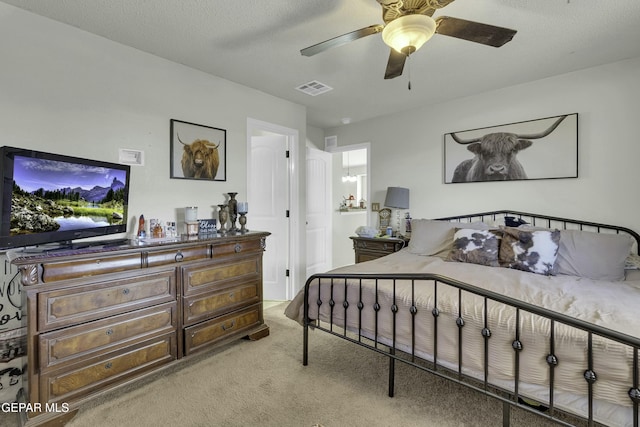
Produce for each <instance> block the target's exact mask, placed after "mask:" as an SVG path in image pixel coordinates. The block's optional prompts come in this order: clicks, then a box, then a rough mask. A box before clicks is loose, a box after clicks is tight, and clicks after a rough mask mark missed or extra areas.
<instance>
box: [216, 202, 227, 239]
mask: <svg viewBox="0 0 640 427" xmlns="http://www.w3.org/2000/svg"><path fill="white" fill-rule="evenodd" d="M218 207H219V208H220V211H219V212H218V219H219V220H220V230H218V231H219V232H220V234H225V233H226V232H227V220H228V219H229V212H228V211H227V205H218Z"/></svg>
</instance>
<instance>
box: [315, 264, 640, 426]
mask: <svg viewBox="0 0 640 427" xmlns="http://www.w3.org/2000/svg"><path fill="white" fill-rule="evenodd" d="M425 289H426V290H427V293H428V296H427V297H425V296H424V292H425ZM445 296H446V299H445ZM498 308H499V310H500V313H501V315H502V317H506V316H505V313H509V316H510V319H511V320H512V321H509V322H507V323H508V325H507V327H506V328H502V327H500V328H499V327H498V321H497V320H496V319H495V318H494V317H493V315H492V314H491V313H493V312H496V311H497V310H498ZM505 310H506V311H505ZM533 318H535V320H536V322H537V323H536V324H537V325H540V324H542V325H545V326H546V328H544V329H543V330H541V328H539V327H536V328H531V327H530V326H529V325H531V323H532V319H533ZM303 326H304V333H303V334H304V342H303V364H304V365H307V364H308V361H309V354H308V353H309V329H310V328H313V329H315V330H320V331H324V332H327V333H330V334H333V335H335V336H337V337H340V338H342V339H345V340H347V341H350V342H352V343H354V344H357V345H360V346H363V347H366V348H368V349H370V350H372V351H375V352H378V353H380V354H384V355H385V356H387V357H388V358H389V380H388V381H389V396H393V394H394V369H395V362H396V361H400V362H402V363H406V364H409V365H411V366H414V367H416V368H418V369H422V370H425V371H428V372H431V373H432V374H435V375H438V376H440V377H443V378H447V379H448V380H451V381H454V382H456V383H459V384H462V385H465V386H467V387H470V388H471V389H474V390H476V391H477V392H480V393H483V394H486V395H489V396H492V397H494V398H496V399H498V400H500V401H502V402H503V408H504V411H503V424H504V425H509V420H510V408H511V407H512V406H517V407H520V408H522V409H524V410H527V411H530V412H534V413H537V414H538V415H539V416H542V417H545V418H547V419H551V420H554V421H556V422H558V423H559V424H562V425H573V423H572V422H571V419H572V418H571V417H573V416H575V417H577V418H579V419H583V420H586V422H587V423H588V425H590V426H592V425H596V423H597V422H603V417H608V415H606V414H609V413H619V414H621V415H620V417H621V419H622V421H614V422H613V423H612V424H611V425H625V426H627V425H628V426H631V425H633V426H634V427H638V425H639V417H638V405H639V402H640V385H639V380H640V372H639V371H640V368H639V357H638V349H640V340H639V339H638V338H635V337H633V336H629V335H626V334H622V333H619V332H617V331H614V330H609V329H606V328H602V327H599V326H598V325H594V324H590V323H587V322H584V321H581V320H579V319H575V318H572V317H569V316H566V315H564V314H562V313H557V312H553V311H549V310H546V309H544V308H541V307H538V306H534V305H531V304H528V303H525V302H522V301H519V300H516V299H513V298H510V297H506V296H504V295H500V294H497V293H495V292H491V291H488V290H485V289H482V288H478V287H476V286H473V285H470V284H468V283H464V282H461V281H457V280H454V279H451V278H447V277H444V276H440V275H434V274H393V275H391V274H316V275H313V276H311V277H310V278H309V279H308V280H307V282H306V284H305V288H304V318H303ZM533 329H535V331H533ZM567 337H577V338H575V339H576V340H577V343H574V344H570V345H568V344H567V339H568V338H567ZM572 339H573V338H572ZM452 343H453V346H452V345H451V344H452ZM506 347H509V348H508V349H506ZM505 349H506V350H505ZM501 352H502V353H501ZM470 354H473V355H474V356H473V357H471V356H470ZM501 354H507V355H506V356H500V355H501ZM611 354H615V355H616V356H615V357H617V358H618V359H620V358H621V359H623V362H622V363H623V365H624V366H625V369H623V371H624V372H623V374H622V375H623V380H620V373H619V372H617V371H619V368H617V369H616V372H617V374H616V375H618V376H614V377H612V376H611V375H610V374H609V373H608V372H607V367H608V366H610V365H609V362H610V360H608V358H610V357H613V356H611ZM498 356H500V360H501V361H496V360H497V359H498ZM505 357H506V358H507V359H505ZM567 359H577V360H579V361H580V362H575V361H573V360H572V361H571V362H567V361H566V360H567ZM504 360H508V362H507V363H505V362H504ZM617 363H618V365H616V366H620V365H619V363H620V361H619V360H618V361H617ZM567 365H570V366H571V367H572V370H574V371H575V370H576V369H577V370H578V373H577V374H576V375H578V376H580V375H581V376H582V378H581V379H580V380H581V382H582V385H580V386H579V387H574V388H573V389H567V388H566V387H565V385H564V383H563V381H564V380H562V381H561V380H560V378H561V377H565V376H567V375H569V374H568V373H567V371H566V370H563V369H566V366H567ZM578 365H580V366H578ZM532 369H535V370H536V372H533V371H532ZM541 371H543V372H541ZM536 378H544V379H545V381H544V383H540V382H538V381H537V380H536ZM612 378H613V379H612ZM611 382H613V383H614V385H615V386H616V387H618V388H620V389H624V394H626V396H624V399H622V398H621V399H619V401H618V402H611V401H607V399H606V398H603V397H602V396H603V393H602V390H600V389H599V388H598V387H599V385H600V383H603V384H604V383H606V386H605V387H603V388H610V387H611V384H609V383H611ZM576 396H579V397H581V398H582V399H584V400H583V402H586V405H583V406H584V407H585V408H586V411H584V410H582V409H580V408H573V407H572V406H571V403H570V402H571V401H575V397H576ZM522 399H524V400H525V401H531V400H534V401H535V402H538V403H540V405H542V406H544V407H545V408H546V409H545V410H544V411H539V410H537V409H534V408H533V407H532V406H530V405H528V404H526V403H524V402H523V400H522ZM625 399H626V400H625ZM623 400H624V401H623ZM567 414H571V415H569V416H568V415H567ZM603 414H604V415H603ZM574 420H575V418H574ZM605 422H606V424H609V420H608V419H607V420H606V421H605Z"/></svg>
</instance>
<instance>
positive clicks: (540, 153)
mask: <svg viewBox="0 0 640 427" xmlns="http://www.w3.org/2000/svg"><path fill="white" fill-rule="evenodd" d="M577 177H578V114H577V113H574V114H564V115H561V116H554V117H546V118H542V119H535V120H529V121H524V122H518V123H511V124H506V125H499V126H492V127H485V128H478V129H472V130H465V131H458V132H451V133H447V134H445V135H444V182H445V184H451V183H466V182H487V181H521V180H531V179H554V178H577Z"/></svg>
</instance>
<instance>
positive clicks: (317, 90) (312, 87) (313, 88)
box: [296, 80, 333, 96]
mask: <svg viewBox="0 0 640 427" xmlns="http://www.w3.org/2000/svg"><path fill="white" fill-rule="evenodd" d="M296 89H298V90H299V91H300V92H304V93H306V94H307V95H311V96H316V95H320V94H321V93H325V92H329V91H330V90H333V88H332V87H330V86H327V85H326V84H324V83H320V82H319V81H317V80H313V81H310V82H309V83H305V84H302V85H300V86H298V87H297V88H296Z"/></svg>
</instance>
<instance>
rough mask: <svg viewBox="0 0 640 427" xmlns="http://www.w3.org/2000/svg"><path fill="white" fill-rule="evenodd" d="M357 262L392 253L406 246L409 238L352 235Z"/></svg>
mask: <svg viewBox="0 0 640 427" xmlns="http://www.w3.org/2000/svg"><path fill="white" fill-rule="evenodd" d="M350 239H351V240H353V250H354V252H355V256H356V264H357V263H359V262H364V261H371V260H372V259H376V258H380V257H383V256H385V255H389V254H392V253H394V252H397V251H399V250H400V249H402V248H404V247H405V246H406V245H407V244H408V243H409V240H408V239H406V238H399V237H359V236H351V237H350Z"/></svg>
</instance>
